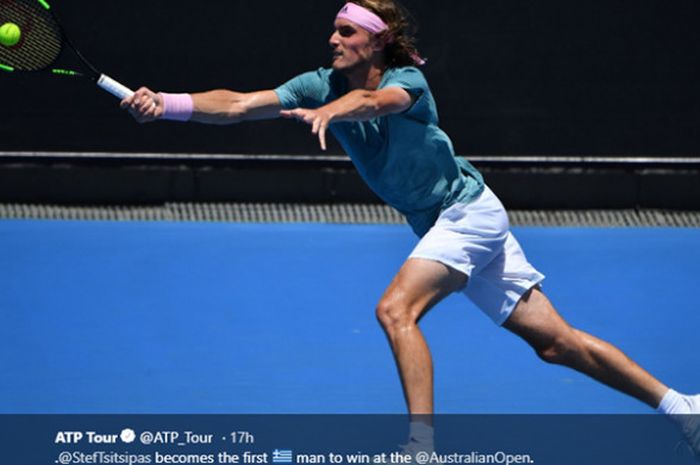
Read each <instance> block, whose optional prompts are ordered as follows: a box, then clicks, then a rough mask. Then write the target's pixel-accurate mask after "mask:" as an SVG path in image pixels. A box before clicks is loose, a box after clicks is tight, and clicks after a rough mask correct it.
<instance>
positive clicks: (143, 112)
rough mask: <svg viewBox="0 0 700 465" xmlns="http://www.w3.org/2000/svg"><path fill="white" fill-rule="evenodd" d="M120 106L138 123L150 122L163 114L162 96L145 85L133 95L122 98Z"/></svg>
mask: <svg viewBox="0 0 700 465" xmlns="http://www.w3.org/2000/svg"><path fill="white" fill-rule="evenodd" d="M120 106H121V108H123V109H125V110H128V111H129V113H131V116H133V117H134V119H135V120H136V121H138V122H139V123H150V122H151V121H155V120H157V119H158V118H160V117H161V115H162V114H163V99H162V97H161V96H160V95H159V94H157V93H155V92H153V91H152V90H151V89H149V88H147V87H141V88H140V89H139V90H137V91H136V92H134V95H132V96H131V97H127V98H125V99H124V100H122V101H121V104H120Z"/></svg>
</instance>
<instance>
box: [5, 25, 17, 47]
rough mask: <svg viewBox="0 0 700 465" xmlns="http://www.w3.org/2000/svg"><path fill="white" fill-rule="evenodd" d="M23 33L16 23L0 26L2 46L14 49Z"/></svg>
mask: <svg viewBox="0 0 700 465" xmlns="http://www.w3.org/2000/svg"><path fill="white" fill-rule="evenodd" d="M21 36H22V31H21V30H20V28H19V26H18V25H16V24H15V23H5V24H3V25H2V26H0V44H2V45H4V46H5V47H12V46H13V45H15V44H17V42H19V38H20V37H21Z"/></svg>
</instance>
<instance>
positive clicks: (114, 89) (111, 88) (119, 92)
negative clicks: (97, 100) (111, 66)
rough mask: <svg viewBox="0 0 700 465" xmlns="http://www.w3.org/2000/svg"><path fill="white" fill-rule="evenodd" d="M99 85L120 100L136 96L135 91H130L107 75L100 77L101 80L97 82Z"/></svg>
mask: <svg viewBox="0 0 700 465" xmlns="http://www.w3.org/2000/svg"><path fill="white" fill-rule="evenodd" d="M97 85H98V86H100V87H101V88H102V89H104V90H106V91H107V92H109V93H110V94H112V95H114V96H115V97H118V98H120V99H123V98H126V97H131V96H132V95H134V91H133V90H131V89H129V88H128V87H126V86H125V85H123V84H120V83H118V82H117V81H115V80H114V79H112V78H111V77H109V76H107V75H106V74H101V75H100V78H99V79H98V80H97Z"/></svg>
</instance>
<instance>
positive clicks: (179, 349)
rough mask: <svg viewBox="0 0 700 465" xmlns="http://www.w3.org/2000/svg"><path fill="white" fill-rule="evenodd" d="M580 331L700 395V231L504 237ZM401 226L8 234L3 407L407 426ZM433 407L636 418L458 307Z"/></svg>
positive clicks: (625, 406)
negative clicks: (401, 355)
mask: <svg viewBox="0 0 700 465" xmlns="http://www.w3.org/2000/svg"><path fill="white" fill-rule="evenodd" d="M514 231H515V234H516V236H517V237H518V239H519V240H520V242H521V244H522V245H523V247H524V249H525V251H526V253H527V255H528V258H529V259H530V261H531V262H532V263H533V264H534V265H535V266H537V267H538V268H539V269H540V270H541V271H542V272H543V273H545V274H546V275H547V280H546V281H545V292H546V293H547V294H548V295H549V297H550V298H551V299H552V300H553V302H554V303H555V305H556V306H557V307H558V309H559V310H560V312H561V313H562V314H563V315H564V316H565V318H567V319H568V320H569V321H570V322H571V323H572V324H574V325H575V326H577V327H580V328H581V329H584V330H586V331H589V332H591V333H593V334H595V335H597V336H599V337H602V338H603V339H607V340H609V341H610V342H612V343H614V344H616V345H618V346H619V347H620V348H621V349H622V350H623V351H625V352H626V353H627V354H628V355H630V356H632V358H634V359H635V360H636V361H638V362H639V363H640V364H641V365H642V366H644V367H645V368H647V369H648V370H649V371H651V372H652V373H653V374H655V375H656V376H658V377H659V378H660V379H661V380H662V381H664V382H666V383H667V384H670V385H672V386H674V388H676V389H678V390H681V391H687V392H697V391H698V389H700V371H699V370H698V366H700V351H698V342H697V328H698V327H699V325H700V313H699V311H698V303H697V299H696V290H695V289H696V288H695V285H696V281H697V275H698V273H699V272H700V229H684V228H621V229H615V228H535V227H528V228H515V229H514ZM414 243H415V238H414V236H413V235H412V233H411V232H410V230H409V229H408V227H406V226H379V225H368V226H362V225H323V224H235V223H184V222H182V223H181V222H123V223H120V222H97V221H95V222H90V221H39V220H3V221H0V309H2V315H3V324H2V325H0V365H2V367H3V370H2V371H1V372H0V412H1V413H403V412H404V403H403V397H402V394H401V386H400V383H399V379H398V376H397V375H396V371H395V368H394V363H393V359H392V356H391V352H390V350H389V346H388V343H387V342H386V340H385V336H384V333H383V332H382V330H381V328H380V327H379V325H378V324H377V322H376V320H375V316H374V306H375V304H376V302H377V300H378V299H379V297H380V296H381V294H382V292H383V290H384V288H385V287H386V286H387V284H388V283H389V281H390V279H391V278H392V276H393V274H394V273H395V272H396V271H397V270H398V268H399V266H400V265H401V263H402V262H403V260H404V258H405V257H406V256H407V255H408V253H409V252H410V251H411V249H412V247H413V245H414ZM421 325H422V328H423V329H424V331H425V334H426V337H427V339H428V342H429V343H430V344H431V349H432V353H433V357H434V363H435V374H436V377H435V383H436V386H435V395H436V408H437V411H438V412H439V413H643V412H648V411H649V410H648V408H647V407H645V406H644V405H642V404H640V403H638V402H637V401H635V400H632V399H629V398H627V397H625V396H623V395H621V394H618V393H616V392H613V391H611V390H609V389H607V388H603V387H601V386H599V385H598V384H596V383H595V382H593V381H590V380H588V379H587V378H585V377H583V376H582V375H579V374H577V373H575V372H573V371H570V370H568V369H565V368H560V367H554V366H547V365H545V364H543V363H542V362H541V361H540V360H539V359H538V358H537V357H536V356H535V355H534V353H533V352H532V351H531V349H530V348H529V347H528V346H526V344H525V343H523V342H521V341H520V340H518V339H516V338H515V337H514V336H512V335H511V334H509V333H507V332H506V331H504V330H500V329H497V328H496V327H494V326H493V324H492V323H491V322H490V321H489V320H488V319H487V318H486V317H484V316H483V315H481V314H480V312H479V311H478V310H477V309H476V308H475V307H473V306H472V305H471V304H470V303H469V302H468V301H467V300H466V299H465V298H463V297H462V296H453V297H451V298H449V299H447V300H446V301H445V302H443V303H442V304H441V305H439V306H438V307H437V308H435V309H434V310H433V311H432V312H430V313H429V314H428V315H427V316H426V317H425V318H424V319H423V321H422V323H421Z"/></svg>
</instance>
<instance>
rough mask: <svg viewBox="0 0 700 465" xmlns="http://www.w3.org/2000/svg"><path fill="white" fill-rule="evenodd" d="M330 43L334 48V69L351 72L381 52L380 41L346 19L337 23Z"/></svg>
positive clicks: (338, 20)
mask: <svg viewBox="0 0 700 465" xmlns="http://www.w3.org/2000/svg"><path fill="white" fill-rule="evenodd" d="M328 43H329V44H330V45H331V47H332V48H333V69H335V70H337V71H351V70H352V69H354V68H357V67H358V66H361V65H363V64H366V63H368V62H369V61H370V60H371V58H372V55H373V54H374V53H375V52H377V51H378V50H381V47H380V44H379V41H378V40H377V39H376V38H375V37H374V36H373V35H372V34H370V33H369V31H367V30H365V29H362V28H361V27H359V26H357V25H356V24H355V23H352V22H350V21H348V20H346V19H337V20H336V21H335V32H334V33H333V35H332V36H331V38H330V40H329V41H328Z"/></svg>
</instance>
